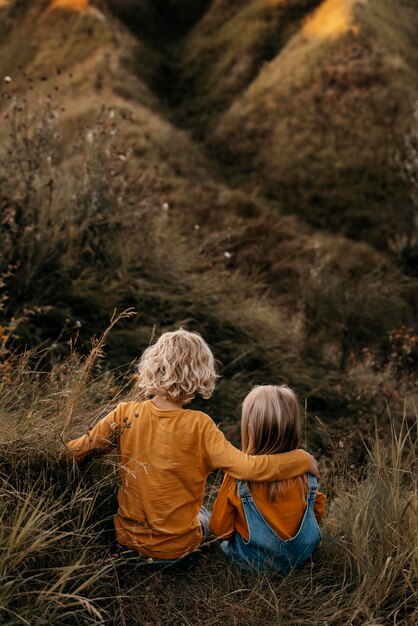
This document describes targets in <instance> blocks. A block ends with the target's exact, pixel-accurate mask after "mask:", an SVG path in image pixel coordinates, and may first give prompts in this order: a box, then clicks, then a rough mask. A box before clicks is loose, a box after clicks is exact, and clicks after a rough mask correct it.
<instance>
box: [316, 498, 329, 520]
mask: <svg viewBox="0 0 418 626" xmlns="http://www.w3.org/2000/svg"><path fill="white" fill-rule="evenodd" d="M326 499H327V498H326V496H325V494H323V493H322V492H321V491H318V490H316V499H315V505H314V513H315V517H316V519H317V520H318V522H320V521H321V519H322V518H323V516H324V513H325V502H326Z"/></svg>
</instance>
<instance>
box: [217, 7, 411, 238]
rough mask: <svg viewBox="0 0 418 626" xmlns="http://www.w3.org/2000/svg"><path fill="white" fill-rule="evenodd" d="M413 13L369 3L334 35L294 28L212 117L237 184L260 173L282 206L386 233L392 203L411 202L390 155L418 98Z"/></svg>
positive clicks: (354, 231) (316, 219)
mask: <svg viewBox="0 0 418 626" xmlns="http://www.w3.org/2000/svg"><path fill="white" fill-rule="evenodd" d="M411 11H413V9H412V8H411V7H410V6H409V7H406V8H405V14H404V13H403V11H402V12H400V13H399V12H398V11H397V12H396V17H395V14H394V13H393V5H392V4H389V3H379V7H378V10H377V9H376V8H375V6H374V4H373V3H368V4H367V5H364V6H362V7H359V8H358V10H357V9H356V10H355V13H354V25H357V26H356V27H354V26H353V28H352V29H349V30H348V31H347V32H345V33H344V34H342V35H340V36H339V37H336V38H334V37H317V36H309V35H306V34H305V33H304V32H303V31H302V30H301V31H299V32H298V33H296V34H295V36H294V37H293V38H292V39H291V40H290V41H289V42H288V44H287V45H286V46H285V47H284V48H283V50H281V51H280V53H279V54H277V56H275V57H274V58H273V59H272V60H271V61H270V62H269V63H266V64H265V65H264V66H263V67H262V68H261V69H260V71H259V72H258V74H257V76H256V78H255V79H254V80H253V81H252V82H251V84H250V85H249V86H248V87H247V88H246V89H245V90H243V91H242V92H241V93H240V94H239V95H238V96H237V97H236V98H235V99H234V100H233V102H232V104H231V106H230V107H229V108H228V109H227V110H226V111H225V112H224V113H223V114H221V115H219V116H217V117H216V118H215V119H213V120H212V123H211V132H210V133H209V134H208V141H209V143H210V145H212V146H213V148H214V150H215V153H216V155H217V157H218V158H219V159H223V161H224V163H225V166H226V167H228V166H229V167H230V170H231V173H232V174H233V175H236V176H237V180H240V181H241V183H243V182H244V178H247V182H248V178H250V180H251V177H252V181H251V183H250V186H252V185H259V184H260V180H261V181H262V183H261V184H262V187H263V189H264V191H265V193H266V195H270V196H273V197H274V198H275V199H276V200H277V201H278V202H279V204H280V206H281V208H282V210H285V211H287V212H291V213H298V214H300V215H302V216H303V218H304V219H306V220H308V221H309V222H311V223H314V224H316V225H319V226H320V227H324V226H327V227H331V228H334V229H338V230H339V231H340V232H341V231H342V232H344V233H346V234H348V235H349V236H350V237H353V238H366V235H365V233H366V232H368V233H369V235H368V236H367V237H368V239H369V240H370V239H372V241H374V242H376V243H379V242H380V243H381V242H382V241H384V240H387V238H388V234H389V233H388V230H386V229H387V228H389V230H390V229H391V228H395V229H396V222H397V217H396V214H395V212H394V211H393V207H394V206H399V205H401V206H404V207H406V208H405V214H406V213H407V207H408V205H409V204H410V203H409V200H408V197H407V193H406V192H407V190H406V189H405V187H404V186H403V184H402V182H400V181H399V179H397V178H396V173H395V172H394V171H393V170H392V169H391V168H390V166H389V160H390V156H391V151H393V150H394V148H395V146H396V145H398V146H399V145H400V143H401V137H402V134H403V133H404V132H405V131H406V128H407V124H408V123H409V122H408V119H409V118H410V116H411V112H412V110H413V106H414V101H415V99H416V97H417V92H416V90H415V87H414V85H415V84H416V78H413V74H414V71H415V70H414V68H416V60H413V56H414V52H413V46H411V42H412V39H411V31H410V23H411V22H410V20H411V17H412V14H411ZM401 14H402V18H401V19H399V18H400V15H401ZM395 49H396V53H395ZM394 64H397V65H396V67H397V71H396V72H394V71H393V67H394ZM211 67H213V66H211ZM224 80H225V81H226V80H227V79H226V77H225V78H224ZM218 88H219V87H218ZM395 101H396V102H397V104H395ZM341 190H344V191H343V193H342V194H340V191H341ZM388 198H390V199H389V201H388Z"/></svg>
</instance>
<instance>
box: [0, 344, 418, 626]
mask: <svg viewBox="0 0 418 626" xmlns="http://www.w3.org/2000/svg"><path fill="white" fill-rule="evenodd" d="M38 362H39V355H37V353H36V352H34V353H32V354H31V355H26V356H23V357H21V358H15V357H9V358H5V359H3V361H2V367H1V371H0V373H1V380H0V385H1V394H0V397H1V399H2V400H1V402H0V423H1V431H2V435H1V442H0V446H1V481H0V483H1V484H0V493H1V497H2V502H3V506H2V513H1V525H2V532H1V533H0V563H1V575H0V613H1V616H2V618H1V619H2V623H3V624H8V625H10V626H11V625H15V624H16V625H17V624H19V625H20V624H31V626H37V625H41V624H42V625H44V624H45V625H46V624H51V625H52V624H54V625H55V624H66V625H67V626H69V625H71V624H83V625H84V624H104V623H106V624H115V625H116V624H118V625H121V626H124V625H126V624H138V625H141V626H145V625H151V624H152V625H157V624H158V625H165V626H169V625H170V626H173V625H179V626H180V625H185V624H193V625H196V626H203V625H205V626H209V625H210V624H226V625H231V626H232V625H237V624H242V625H244V624H248V623H253V624H262V623H265V621H266V620H268V621H269V622H271V623H275V624H282V623H283V624H286V625H293V626H300V625H306V626H308V625H312V626H313V625H315V626H316V625H318V624H329V625H330V626H331V625H332V626H346V625H347V624H353V626H360V625H364V624H371V623H374V624H385V625H386V624H396V625H397V626H412V625H413V624H415V623H416V622H415V620H416V618H417V617H418V607H417V596H416V587H417V584H418V561H417V558H416V557H417V553H418V550H417V548H418V546H417V543H416V542H417V522H418V517H417V501H418V499H417V495H418V494H417V454H416V453H417V447H416V446H417V430H416V429H417V426H418V424H417V421H416V416H415V414H414V410H413V406H412V404H411V403H410V402H408V403H407V405H405V411H404V416H403V418H402V416H399V417H398V416H392V418H391V420H390V424H391V427H390V429H389V431H387V432H386V433H383V434H384V437H383V439H382V436H381V435H380V434H379V432H378V430H376V432H375V433H373V432H371V433H370V435H369V437H368V442H367V444H364V445H365V453H366V461H365V462H364V464H363V465H362V466H361V467H356V468H355V469H352V465H351V461H352V459H351V458H350V453H349V450H348V449H343V448H341V447H340V444H338V443H337V448H336V452H335V453H332V454H331V456H330V457H329V458H324V459H323V466H322V472H323V487H324V490H325V491H326V492H327V493H328V496H329V504H328V512H327V516H326V519H325V522H324V525H323V535H324V537H323V542H322V544H321V546H320V549H319V551H318V552H317V554H316V555H315V558H314V561H313V563H312V564H311V565H308V566H306V567H305V568H304V569H303V570H301V571H296V572H293V573H291V574H289V575H288V576H286V577H281V576H279V575H271V576H265V575H246V574H242V573H240V572H238V571H237V570H235V569H234V568H233V567H232V566H231V565H230V564H229V563H227V562H226V561H225V559H224V557H223V556H222V555H221V554H220V552H219V551H218V549H217V547H216V543H213V542H212V543H211V544H210V545H209V546H208V549H207V550H206V551H205V552H204V553H203V554H202V558H201V559H200V561H199V563H198V565H197V567H196V568H195V570H193V571H191V572H190V573H185V574H183V575H173V574H168V573H159V574H155V573H152V572H149V571H148V570H147V569H146V567H144V566H143V565H142V566H138V565H135V564H127V563H124V562H122V561H121V560H120V559H119V558H118V557H117V556H116V555H115V554H114V547H113V540H112V532H111V514H112V511H114V510H115V508H114V507H115V500H114V493H115V488H116V483H115V478H116V475H117V468H116V465H115V463H114V461H113V460H112V459H109V461H107V462H106V463H105V464H103V462H102V463H101V464H100V463H99V464H98V462H97V461H96V462H95V463H94V464H93V465H91V464H90V463H85V464H84V465H83V466H82V467H81V466H80V468H77V467H75V466H72V465H71V463H69V462H68V461H67V460H66V459H65V458H63V457H62V456H61V455H62V451H63V444H62V442H61V439H60V437H59V433H60V430H61V428H62V415H65V414H66V413H68V407H69V406H71V407H72V408H74V409H75V410H74V414H73V423H72V425H71V430H72V431H73V432H76V431H78V432H80V430H82V429H84V428H86V427H87V425H88V424H89V423H90V422H91V421H92V417H93V416H95V415H96V416H97V415H98V410H97V407H98V403H103V398H105V397H106V395H109V387H110V386H113V385H114V384H115V379H114V376H112V375H107V376H98V377H97V375H96V376H93V377H90V379H89V380H87V379H86V380H84V381H83V388H82V389H81V390H80V391H81V393H79V394H78V395H77V402H76V404H75V406H74V407H73V404H72V396H71V393H70V394H69V393H68V391H69V389H71V388H72V387H77V386H78V382H79V374H78V371H79V369H80V368H85V367H86V361H85V359H83V358H82V357H80V356H78V355H77V354H76V353H75V352H74V353H73V355H72V356H71V357H70V358H69V359H68V360H65V361H63V362H62V363H61V364H57V365H56V366H55V367H54V368H52V369H51V370H50V371H49V372H41V371H37V370H36V367H37V363H38ZM87 363H88V359H87ZM125 393H126V392H125ZM114 401H115V400H114ZM114 401H113V402H114ZM108 408H109V403H108V404H107V406H105V407H104V406H103V407H102V409H101V410H100V413H99V415H100V414H102V413H103V411H107V410H108ZM10 415H13V416H14V419H13V421H12V422H11V420H10ZM371 428H373V427H372V425H371ZM217 484H219V477H218V479H217V480H216V481H215V483H214V484H212V486H211V487H209V488H208V492H207V503H208V504H209V505H210V503H211V502H212V501H213V497H214V495H215V492H216V485H217Z"/></svg>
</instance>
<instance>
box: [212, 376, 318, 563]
mask: <svg viewBox="0 0 418 626" xmlns="http://www.w3.org/2000/svg"><path fill="white" fill-rule="evenodd" d="M241 432H242V442H243V449H244V450H245V451H247V452H251V453H252V454H262V453H267V454H274V453H280V452H283V451H285V450H286V451H287V450H292V449H295V448H296V447H297V446H298V445H299V441H300V427H299V407H298V402H297V398H296V396H295V395H294V393H293V392H292V391H291V390H290V389H289V388H287V387H285V386H282V387H276V386H273V385H268V386H260V387H256V388H255V389H253V391H252V392H251V393H250V394H249V395H248V396H247V398H246V399H245V401H244V403H243V417H242V423H241ZM324 509H325V496H324V494H322V493H320V492H318V490H317V481H316V478H315V477H314V476H312V475H311V474H309V475H307V476H298V477H295V478H291V479H288V480H284V481H281V482H278V483H264V484H254V483H252V484H250V485H248V484H245V483H243V482H241V481H236V480H235V479H234V478H232V477H231V476H228V475H227V476H225V478H224V481H223V484H222V487H221V489H220V491H219V494H218V497H217V500H216V502H215V506H214V509H213V513H212V517H211V521H210V528H211V530H212V532H213V533H214V534H216V535H217V536H219V537H222V538H224V539H227V541H224V542H223V543H222V544H221V546H222V549H223V550H224V552H225V553H226V554H227V555H228V556H230V557H231V558H232V560H233V561H234V562H235V563H236V564H237V565H238V566H239V567H241V568H242V569H250V568H254V569H259V570H263V569H268V568H272V569H277V570H279V571H282V572H286V571H288V570H289V569H291V568H293V567H297V566H299V565H301V564H303V563H304V562H305V561H306V559H307V558H308V557H309V556H310V555H311V554H312V552H313V550H314V548H315V547H316V545H317V544H318V543H319V541H320V538H321V534H320V530H319V527H318V523H317V522H318V521H320V519H321V518H322V516H323V514H324Z"/></svg>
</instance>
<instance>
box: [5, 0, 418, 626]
mask: <svg viewBox="0 0 418 626" xmlns="http://www.w3.org/2000/svg"><path fill="white" fill-rule="evenodd" d="M397 7H399V8H402V10H399V11H396V10H395V8H397ZM415 14H416V7H415V4H414V3H413V2H410V3H408V2H406V0H402V2H399V4H396V5H394V4H392V3H389V2H386V0H382V1H381V2H379V3H377V2H374V1H372V0H370V1H369V2H365V3H360V2H341V1H340V2H336V1H332V0H326V1H324V2H319V1H318V2H313V1H308V0H306V1H296V0H289V1H283V2H281V1H277V2H274V1H267V0H266V1H264V0H263V1H261V0H257V1H255V0H246V1H244V0H234V1H233V2H232V1H231V2H226V1H224V0H214V1H212V2H209V1H207V0H202V1H192V0H190V1H187V0H177V1H175V0H171V1H168V0H158V1H157V0H154V1H151V0H126V1H122V0H109V2H104V1H102V2H94V3H93V2H84V1H81V0H68V1H67V0H54V1H53V2H50V1H47V0H35V1H33V0H31V1H30V0H11V1H4V0H3V1H0V78H1V86H0V90H1V91H0V94H1V101H0V115H1V121H2V123H1V124H0V426H1V429H0V430H1V434H0V449H1V455H0V498H1V501H2V503H3V506H2V510H1V512H0V518H1V527H2V532H1V533H0V535H1V536H0V565H1V574H0V622H1V623H2V624H5V625H6V624H7V625H9V626H12V625H13V626H14V625H21V624H31V625H33V626H40V625H41V624H42V625H46V624H51V625H53V626H58V625H60V624H62V625H65V626H71V625H73V624H74V625H83V626H85V625H86V624H97V625H98V624H114V625H115V626H116V625H118V626H119V625H120V626H127V625H128V624H129V625H130V624H132V625H134V626H136V625H138V626H139V625H141V626H145V625H148V624H149V625H151V624H152V625H155V624H159V625H161V626H162V625H165V626H175V625H176V626H177V625H178V626H184V625H185V624H193V625H194V626H210V625H211V624H212V625H213V624H222V625H224V626H236V625H239V626H241V625H242V626H244V625H246V624H248V623H252V624H262V623H263V624H264V623H266V620H268V621H270V622H271V623H274V624H276V623H277V624H279V623H285V624H286V625H287V626H301V625H306V626H317V625H318V624H328V625H329V626H346V625H347V624H352V625H353V626H365V625H366V624H367V625H368V626H371V625H372V624H375V626H377V625H382V626H383V624H384V625H386V624H393V625H395V624H396V625H397V626H413V625H414V624H415V623H416V619H417V605H416V588H417V582H418V579H417V577H418V572H417V562H416V550H415V547H416V546H415V543H416V537H417V535H416V502H417V497H416V496H417V494H416V485H417V482H416V437H415V438H414V433H415V430H414V429H415V428H416V411H415V409H414V404H413V400H414V394H415V393H416V365H417V362H418V353H417V348H418V341H417V333H416V330H415V327H416V310H417V303H418V297H417V295H418V290H417V278H416V267H415V265H414V258H416V247H417V241H418V238H417V236H416V233H415V231H414V229H413V224H412V218H410V212H411V210H412V208H413V200H412V198H413V196H414V191H415V194H416V181H417V180H418V169H417V168H416V163H418V159H417V158H416V154H417V141H416V137H417V136H418V127H417V128H416V129H415V130H414V131H413V132H412V133H411V134H409V135H407V139H406V143H405V145H406V147H407V152H408V154H407V155H405V154H403V153H401V154H400V157H399V159H398V160H399V161H400V162H401V163H400V165H401V168H399V164H398V166H397V167H398V169H402V167H403V170H404V179H402V178H401V176H400V175H399V172H395V169H394V168H392V166H391V165H390V164H389V156H390V155H391V154H393V153H394V152H395V151H396V150H398V148H399V146H401V145H402V144H403V135H404V134H405V132H406V130H407V129H408V128H409V127H410V126H413V124H414V119H413V117H412V115H411V114H410V112H411V102H412V100H413V99H414V98H415V97H416V73H415V71H416V63H415V58H416V57H415V54H416V49H415V46H414V45H413V27H414V18H415ZM411 42H412V43H411ZM407 181H408V182H407ZM414 181H415V182H414ZM417 188H418V187H417ZM394 216H395V217H396V222H395V220H394ZM408 220H409V221H408ZM348 235H352V236H353V237H355V238H356V239H357V240H354V239H353V238H350V237H348ZM414 255H415V256H414ZM124 309H128V310H129V311H128V313H127V314H125V315H123V316H122V318H121V319H119V320H118V322H117V323H115V324H113V322H112V329H111V332H110V334H108V333H105V336H104V337H102V339H98V337H100V335H101V334H102V333H103V331H104V330H105V329H106V327H107V326H108V325H109V320H110V319H113V321H114V311H115V310H117V311H121V310H124ZM133 309H134V310H135V311H136V312H137V313H136V314H134V313H133ZM181 324H183V325H186V326H187V327H189V328H190V329H194V330H198V331H199V332H201V333H202V335H203V336H204V337H205V338H206V339H207V340H208V342H209V343H210V345H211V346H212V348H213V351H214V353H215V356H216V358H217V359H218V361H219V373H220V375H221V377H220V379H219V381H218V385H217V390H216V393H215V394H214V396H213V398H211V399H210V400H209V401H207V402H203V401H196V402H195V403H194V406H195V407H196V408H201V409H203V410H205V411H207V412H208V413H209V414H211V415H212V416H213V418H214V419H215V420H216V422H218V423H220V425H221V427H222V428H223V430H224V431H225V432H226V433H227V435H228V436H229V437H230V438H231V439H232V440H233V441H234V442H235V443H236V444H239V411H240V409H239V406H240V403H241V402H242V399H243V397H244V395H245V393H246V392H247V391H248V390H249V389H250V388H251V387H252V386H253V385H254V384H257V383H281V382H286V383H288V384H290V385H292V386H293V387H294V388H295V389H296V391H297V392H298V394H299V396H300V398H301V401H302V403H305V402H306V405H305V406H306V409H305V416H304V426H303V431H304V439H305V444H306V445H307V446H308V448H309V449H310V450H312V451H313V452H314V453H315V454H317V455H318V457H320V458H321V473H322V484H323V486H324V490H325V491H326V493H327V495H328V499H329V500H328V501H329V506H328V514H327V518H326V520H325V523H324V527H323V528H324V541H323V544H322V546H321V548H320V550H319V552H318V553H317V555H316V556H315V560H314V562H313V563H312V564H311V565H310V566H309V567H307V568H305V569H304V570H301V571H300V572H294V573H292V574H291V575H289V576H287V577H277V576H275V577H271V578H269V577H265V576H245V575H242V574H240V573H239V572H236V571H235V570H233V569H232V568H231V567H230V566H228V564H227V563H226V562H225V561H224V560H223V557H222V556H221V555H220V554H219V551H218V550H217V549H216V546H215V545H214V544H213V543H210V544H209V546H208V548H207V551H206V552H205V553H204V554H203V555H202V559H201V560H200V562H199V564H198V567H197V569H196V570H195V571H194V572H191V573H187V574H186V575H185V576H183V577H175V576H170V575H165V574H162V575H155V574H151V573H150V572H148V571H145V569H144V568H138V567H135V566H132V568H128V567H127V566H126V564H125V563H123V562H122V561H121V559H119V558H118V556H117V555H116V554H115V551H114V546H113V544H112V541H113V535H112V529H111V528H112V521H111V520H112V515H113V513H114V507H115V502H114V494H115V487H116V485H115V483H116V482H117V478H116V466H115V463H114V459H112V458H109V459H108V460H107V461H105V462H98V461H93V462H92V463H88V464H87V465H85V466H83V467H80V468H76V467H73V466H71V464H69V463H68V462H67V460H66V459H64V458H63V457H62V451H63V439H64V440H66V439H67V438H68V437H70V436H72V435H75V434H78V433H80V432H82V431H85V430H86V429H87V428H88V426H89V425H90V424H91V422H92V421H95V420H96V419H97V418H99V417H100V416H101V415H103V414H104V413H105V412H107V411H108V410H109V409H111V408H113V407H114V405H115V404H116V403H117V402H119V401H121V400H123V399H124V398H126V396H127V395H129V394H133V393H134V381H135V373H134V372H135V370H134V367H133V366H134V360H135V359H136V358H137V357H138V355H139V354H140V352H141V351H142V350H143V349H144V348H145V347H146V346H147V345H148V343H149V341H150V340H151V339H152V337H154V336H155V335H156V334H159V333H160V332H161V331H164V330H168V329H173V328H176V327H178V326H180V325H181ZM220 478H221V477H220V476H212V477H211V483H210V486H208V489H207V493H206V503H207V504H208V505H209V506H210V505H211V503H212V502H213V498H214V495H215V492H216V489H217V487H218V485H219V481H220ZM414 542H415V543H414Z"/></svg>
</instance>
